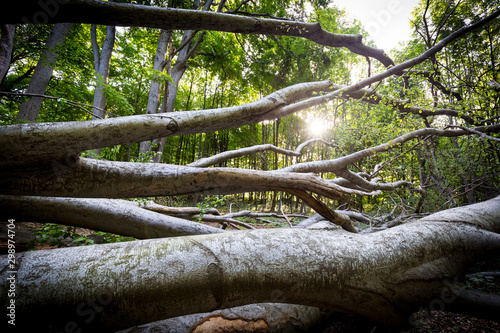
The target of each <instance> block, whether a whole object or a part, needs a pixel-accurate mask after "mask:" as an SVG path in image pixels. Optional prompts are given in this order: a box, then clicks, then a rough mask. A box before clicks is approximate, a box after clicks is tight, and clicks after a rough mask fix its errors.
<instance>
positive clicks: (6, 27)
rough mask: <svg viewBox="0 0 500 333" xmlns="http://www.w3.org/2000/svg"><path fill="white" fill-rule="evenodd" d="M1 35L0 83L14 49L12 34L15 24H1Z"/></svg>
mask: <svg viewBox="0 0 500 333" xmlns="http://www.w3.org/2000/svg"><path fill="white" fill-rule="evenodd" d="M0 30H1V32H2V36H1V38H0V85H1V84H2V82H3V80H4V79H5V76H7V72H8V71H9V66H10V60H11V58H12V50H13V49H14V35H15V33H16V24H2V25H1V27H0Z"/></svg>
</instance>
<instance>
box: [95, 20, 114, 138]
mask: <svg viewBox="0 0 500 333" xmlns="http://www.w3.org/2000/svg"><path fill="white" fill-rule="evenodd" d="M96 30H97V27H96V26H95V25H92V26H91V39H92V50H93V53H94V67H95V81H96V87H95V91H94V103H93V105H94V109H93V114H94V115H95V116H92V119H93V120H96V119H103V118H104V117H105V112H104V111H103V110H104V109H105V108H106V86H107V84H108V79H109V67H110V65H111V56H112V54H113V47H114V45H115V37H116V27H114V26H108V27H106V39H105V40H104V43H103V44H102V49H100V47H99V45H98V43H97V31H96ZM99 148H100V147H99Z"/></svg>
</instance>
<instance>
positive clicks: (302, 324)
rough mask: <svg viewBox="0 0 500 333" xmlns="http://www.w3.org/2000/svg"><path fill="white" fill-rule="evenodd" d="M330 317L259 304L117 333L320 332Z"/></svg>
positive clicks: (316, 310)
mask: <svg viewBox="0 0 500 333" xmlns="http://www.w3.org/2000/svg"><path fill="white" fill-rule="evenodd" d="M330 315H331V311H327V310H321V309H319V308H317V307H311V306H303V305H295V304H279V303H259V304H250V305H244V306H239V307H235V308H229V309H223V310H217V311H213V312H209V313H197V314H192V315H187V316H182V317H176V318H171V319H166V320H161V321H157V322H153V323H149V324H145V325H141V326H136V327H133V328H129V329H125V330H123V331H119V332H117V333H137V332H141V333H146V332H165V333H166V332H169V333H175V332H177V333H184V332H192V333H203V332H238V333H255V332H268V333H273V332H275V333H282V332H290V333H292V332H319V330H320V329H321V325H322V323H323V322H324V321H325V320H327V319H328V318H329V317H330Z"/></svg>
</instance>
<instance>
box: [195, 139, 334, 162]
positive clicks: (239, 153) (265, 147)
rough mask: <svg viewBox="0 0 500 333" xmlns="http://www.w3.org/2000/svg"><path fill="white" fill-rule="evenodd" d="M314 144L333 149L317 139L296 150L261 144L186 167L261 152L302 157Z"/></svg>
mask: <svg viewBox="0 0 500 333" xmlns="http://www.w3.org/2000/svg"><path fill="white" fill-rule="evenodd" d="M315 142H320V143H323V144H325V145H326V146H329V147H333V146H334V145H333V144H332V143H329V142H327V141H325V140H323V139H320V138H317V139H310V140H307V141H306V142H304V143H302V144H300V145H299V146H298V147H297V149H296V150H288V149H283V148H279V147H276V146H274V145H271V144H263V145H255V146H251V147H246V148H240V149H236V150H229V151H225V152H222V153H220V154H217V155H214V156H211V157H206V158H202V159H199V160H198V161H195V162H193V163H190V164H188V166H193V167H208V166H211V165H216V164H220V163H223V162H225V161H227V160H230V159H233V158H237V157H242V156H247V155H251V154H255V153H259V152H262V151H273V152H275V153H278V154H283V155H286V156H295V157H298V156H302V150H304V148H305V147H307V146H308V145H310V144H312V143H315Z"/></svg>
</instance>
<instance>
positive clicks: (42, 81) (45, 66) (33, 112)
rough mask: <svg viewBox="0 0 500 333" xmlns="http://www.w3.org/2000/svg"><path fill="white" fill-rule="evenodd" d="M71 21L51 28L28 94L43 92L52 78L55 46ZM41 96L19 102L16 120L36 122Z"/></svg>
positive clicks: (62, 38)
mask: <svg viewBox="0 0 500 333" xmlns="http://www.w3.org/2000/svg"><path fill="white" fill-rule="evenodd" d="M71 25H72V24H71V23H58V24H55V25H54V27H53V28H52V31H51V33H50V35H49V38H48V39H47V43H46V44H45V49H44V50H43V51H42V54H41V55H40V59H39V60H38V64H37V65H36V68H35V72H34V73H33V76H32V77H31V81H30V84H29V86H28V89H27V90H26V92H27V93H28V94H45V91H46V90H47V86H48V85H49V81H50V79H51V78H52V72H53V71H54V67H55V62H56V59H57V52H58V51H57V50H56V48H57V47H58V46H60V45H61V44H63V42H64V38H65V37H66V35H67V34H68V32H69V29H70V28H71ZM42 102H43V97H31V98H29V99H28V100H27V101H26V102H23V103H22V104H21V107H20V109H19V113H18V115H17V120H18V121H28V122H36V119H37V117H38V113H39V112H40V107H41V106H42Z"/></svg>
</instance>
